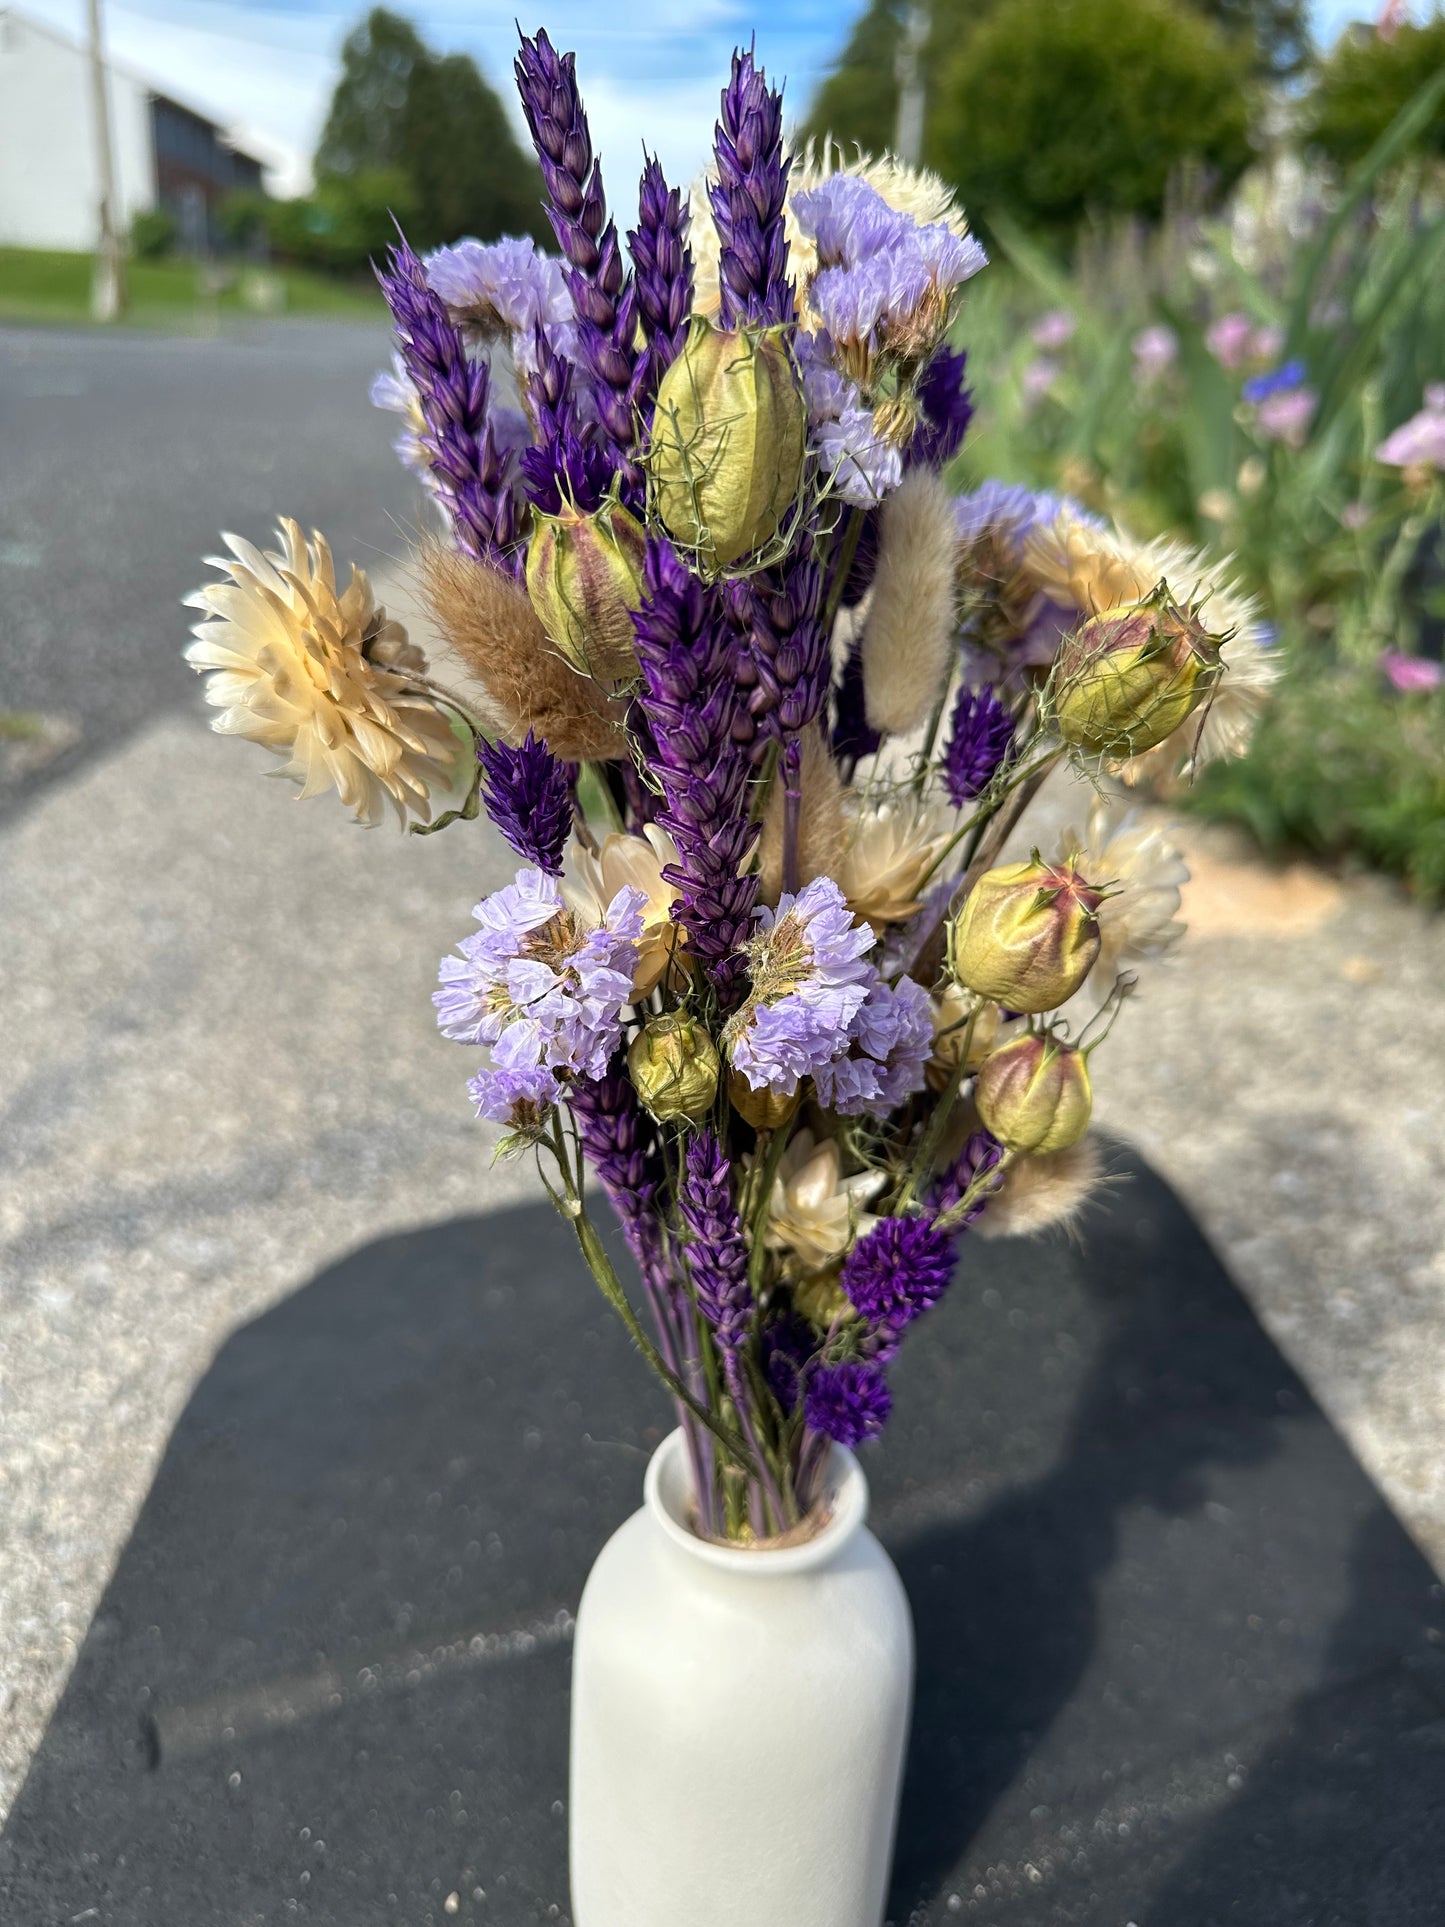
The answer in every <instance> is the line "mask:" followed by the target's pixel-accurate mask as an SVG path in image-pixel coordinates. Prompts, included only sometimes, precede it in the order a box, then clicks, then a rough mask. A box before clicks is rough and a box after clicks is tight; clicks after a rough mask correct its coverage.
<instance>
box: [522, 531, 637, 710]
mask: <svg viewBox="0 0 1445 1927" xmlns="http://www.w3.org/2000/svg"><path fill="white" fill-rule="evenodd" d="M535 523H536V526H535V528H534V530H533V533H532V540H531V542H530V543H529V544H528V547H527V594H528V595H529V596H530V597H531V598H532V607H533V608H534V609H535V610H536V611H537V619H538V621H539V622H540V623H541V625H542V627H543V629H544V630H545V632H546V635H547V638H548V640H549V641H550V642H551V643H552V644H553V645H554V647H555V648H556V649H557V650H558V651H559V653H560V654H561V655H563V656H565V657H566V659H567V661H568V662H570V663H571V665H572V667H573V668H574V669H576V670H580V672H581V673H582V674H583V675H584V676H593V677H595V678H596V680H597V681H598V682H626V681H629V680H630V679H631V678H632V677H633V676H635V675H636V674H637V645H636V641H635V638H634V636H633V631H632V612H633V610H634V609H640V608H641V607H642V559H643V556H644V554H645V553H646V550H647V532H646V530H645V529H644V528H643V526H642V524H641V523H640V522H639V521H638V519H637V517H636V516H635V515H629V514H628V512H627V510H626V509H625V508H623V507H622V506H621V504H620V503H617V502H604V503H603V504H602V506H601V508H599V509H594V510H593V511H592V512H591V514H584V513H583V512H582V510H581V509H577V508H573V507H572V506H571V505H570V504H567V503H564V504H563V507H562V512H561V514H560V515H543V514H541V513H540V511H538V512H536V513H535Z"/></svg>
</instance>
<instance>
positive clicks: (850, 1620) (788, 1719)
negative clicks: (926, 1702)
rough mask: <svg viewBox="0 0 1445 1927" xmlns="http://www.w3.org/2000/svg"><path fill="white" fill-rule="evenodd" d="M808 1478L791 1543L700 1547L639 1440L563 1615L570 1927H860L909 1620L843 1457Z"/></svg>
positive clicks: (899, 1750)
mask: <svg viewBox="0 0 1445 1927" xmlns="http://www.w3.org/2000/svg"><path fill="white" fill-rule="evenodd" d="M828 1486H829V1489H830V1495H831V1517H830V1519H829V1521H828V1523H827V1524H826V1525H825V1526H824V1527H823V1528H822V1529H821V1531H820V1532H819V1533H818V1534H817V1535H816V1536H815V1537H814V1538H813V1539H811V1540H808V1541H807V1542H805V1543H804V1544H802V1545H796V1546H788V1547H785V1548H782V1549H780V1550H775V1551H763V1552H755V1551H747V1550H744V1549H742V1548H735V1547H729V1546H719V1545H715V1544H713V1543H711V1542H709V1541H705V1540H701V1539H698V1538H696V1537H695V1536H694V1535H693V1534H692V1533H691V1531H690V1530H689V1527H688V1524H687V1520H688V1515H689V1510H690V1506H691V1498H692V1494H691V1487H690V1483H689V1475H688V1469H687V1455H686V1452H685V1450H684V1447H683V1437H682V1434H681V1433H680V1432H674V1433H673V1434H672V1436H671V1437H670V1438H669V1439H667V1440H665V1441H664V1443H663V1444H662V1445H661V1446H660V1447H659V1448H658V1450H657V1452H656V1454H655V1455H654V1457H653V1460H652V1462H651V1464H650V1465H649V1467H648V1472H647V1483H646V1503H645V1504H644V1505H643V1507H642V1510H641V1511H640V1512H636V1513H634V1514H633V1516H632V1517H631V1518H630V1519H629V1520H628V1521H627V1523H626V1524H625V1525H623V1526H622V1527H620V1528H619V1530H618V1531H617V1532H616V1533H614V1534H613V1536H612V1538H611V1539H610V1540H609V1541H608V1543H607V1545H606V1546H605V1547H604V1548H603V1550H602V1552H601V1554H600V1556H599V1557H598V1560H597V1563H596V1565H595V1566H594V1567H593V1569H592V1573H591V1576H590V1577H589V1579H588V1581H587V1586H586V1589H585V1591H584V1592H583V1595H582V1603H581V1606H580V1607H579V1608H578V1613H577V1628H576V1637H575V1643H574V1648H573V1659H572V1763H571V1860H572V1912H573V1919H574V1922H575V1927H880V1922H881V1921H882V1918H883V1905H884V1899H885V1895H886V1891H887V1885H888V1870H889V1862H890V1860H891V1858H892V1852H893V1833H894V1826H895V1822H896V1819H897V1810H898V1793H899V1782H900V1779H901V1775H902V1767H903V1748H904V1741H905V1739H906V1737H907V1731H908V1716H909V1708H910V1704H911V1699H912V1688H913V1627H912V1621H911V1619H910V1617H909V1611H908V1602H907V1599H906V1597H905V1596H904V1592H903V1586H902V1583H901V1581H900V1580H899V1577H898V1574H897V1572H896V1571H895V1570H894V1568H893V1564H892V1562H891V1560H890V1559H889V1558H888V1555H887V1554H886V1553H885V1552H884V1550H883V1548H882V1547H881V1546H880V1545H879V1544H878V1542H877V1540H876V1539H875V1538H874V1537H873V1535H872V1533H870V1532H869V1531H868V1529H867V1526H866V1523H865V1520H866V1516H867V1504H868V1493H867V1484H866V1481H865V1479H864V1477H863V1473H862V1471H861V1470H860V1469H859V1466H858V1463H857V1461H856V1459H854V1457H853V1455H852V1454H851V1453H849V1452H845V1451H843V1450H841V1448H836V1447H835V1448H834V1454H833V1458H832V1460H831V1462H830V1465H829V1470H828Z"/></svg>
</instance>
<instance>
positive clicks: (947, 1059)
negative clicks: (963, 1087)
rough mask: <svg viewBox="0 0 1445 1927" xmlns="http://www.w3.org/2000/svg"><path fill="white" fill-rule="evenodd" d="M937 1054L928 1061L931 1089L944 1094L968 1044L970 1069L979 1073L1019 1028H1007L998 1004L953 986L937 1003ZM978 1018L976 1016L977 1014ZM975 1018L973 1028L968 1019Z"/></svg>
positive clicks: (934, 1016)
mask: <svg viewBox="0 0 1445 1927" xmlns="http://www.w3.org/2000/svg"><path fill="white" fill-rule="evenodd" d="M932 1002H933V1055H932V1056H931V1057H930V1058H929V1060H928V1070H927V1073H926V1074H927V1077H928V1088H929V1089H930V1090H931V1091H941V1090H942V1089H943V1087H944V1085H945V1084H946V1083H947V1082H948V1080H949V1078H950V1077H952V1075H953V1073H954V1072H955V1071H956V1070H957V1069H958V1061H959V1059H960V1058H961V1057H962V1056H963V1051H964V1045H965V1044H967V1046H968V1069H969V1070H971V1071H976V1070H978V1069H979V1067H980V1066H981V1065H982V1063H983V1060H984V1058H985V1057H987V1056H988V1054H989V1052H990V1051H991V1050H992V1049H993V1048H994V1046H995V1045H996V1044H1001V1043H1004V1042H1006V1041H1007V1039H1008V1038H1009V1037H1011V1036H1012V1035H1013V1033H1014V1030H1015V1029H1016V1028H1017V1027H1016V1026H1011V1025H1009V1026H1006V1025H1005V1024H1004V1022H1003V1012H1002V1011H1001V1010H1000V1009H999V1007H998V1005H997V1004H991V1003H988V1002H986V1001H984V1000H982V999H980V998H979V997H978V995H977V994H976V993H975V992H974V991H972V990H965V989H964V987H963V985H962V984H956V983H950V984H949V985H948V987H947V988H946V989H945V990H944V991H943V992H942V993H941V994H940V995H939V996H937V997H935V998H934V999H933V1000H932ZM975 1011H976V1012H977V1015H974V1012H975ZM970 1016H973V1029H972V1031H970V1030H969V1027H968V1020H969V1018H970Z"/></svg>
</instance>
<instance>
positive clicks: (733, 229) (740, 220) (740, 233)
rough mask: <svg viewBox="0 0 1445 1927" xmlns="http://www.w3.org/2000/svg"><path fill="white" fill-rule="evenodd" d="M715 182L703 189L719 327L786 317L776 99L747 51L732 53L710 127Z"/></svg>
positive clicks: (784, 180)
mask: <svg viewBox="0 0 1445 1927" xmlns="http://www.w3.org/2000/svg"><path fill="white" fill-rule="evenodd" d="M716 153H717V184H716V186H714V187H713V188H711V189H710V190H709V194H710V198H711V201H712V210H713V219H714V220H715V222H716V223H717V232H718V240H719V242H720V243H721V255H720V259H719V263H718V274H719V279H720V282H721V290H722V304H721V308H720V311H719V319H720V320H721V322H722V325H723V327H724V328H739V327H741V326H742V325H743V324H744V323H745V322H756V323H759V324H761V325H763V326H767V325H769V324H771V323H774V322H780V321H791V320H792V319H793V312H794V306H793V284H792V282H791V281H789V279H788V243H787V239H786V236H785V235H784V232H783V202H784V200H785V198H786V195H787V188H788V163H787V161H786V160H785V159H784V156H783V96H782V93H781V92H780V91H779V92H775V91H774V90H773V89H772V88H770V87H769V86H768V83H767V77H766V75H765V74H764V73H763V72H762V70H761V68H759V67H758V66H756V65H755V63H754V60H753V55H752V51H751V49H749V51H748V52H747V53H742V52H737V53H734V55H733V70H732V78H731V79H730V80H729V82H728V84H727V86H726V87H725V88H724V89H723V97H722V117H721V119H720V120H719V121H718V127H717V145H716Z"/></svg>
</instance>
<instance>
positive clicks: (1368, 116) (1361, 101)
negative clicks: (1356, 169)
mask: <svg viewBox="0 0 1445 1927" xmlns="http://www.w3.org/2000/svg"><path fill="white" fill-rule="evenodd" d="M1442 67H1445V14H1441V13H1437V14H1436V15H1435V17H1434V18H1433V19H1432V20H1428V21H1426V22H1425V23H1424V25H1422V26H1419V27H1413V26H1400V27H1397V28H1396V29H1395V31H1394V32H1393V33H1392V34H1391V35H1389V36H1388V37H1386V36H1385V35H1384V34H1380V33H1377V32H1375V31H1374V30H1373V29H1372V28H1369V27H1365V28H1361V29H1352V30H1347V31H1346V32H1345V33H1343V34H1342V35H1341V36H1340V38H1339V40H1338V42H1337V43H1336V45H1335V47H1334V49H1333V51H1332V52H1331V53H1330V55H1329V57H1328V59H1326V60H1325V61H1324V62H1323V64H1322V65H1321V67H1320V70H1319V74H1318V77H1317V79H1316V81H1315V86H1314V91H1313V94H1312V96H1311V98H1310V102H1309V106H1308V109H1307V111H1306V120H1305V127H1306V134H1307V137H1308V138H1309V139H1310V140H1311V141H1312V142H1313V143H1314V145H1315V146H1317V147H1318V148H1320V150H1321V151H1322V152H1323V153H1326V154H1328V155H1329V156H1330V158H1331V160H1335V161H1338V162H1339V163H1340V165H1341V166H1343V167H1349V166H1351V165H1353V163H1354V162H1356V161H1358V160H1361V159H1363V157H1364V156H1365V154H1367V153H1368V152H1369V150H1370V148H1371V147H1373V146H1374V144H1375V142H1376V141H1377V140H1378V139H1379V137H1380V135H1381V134H1383V133H1384V131H1385V129H1386V128H1387V127H1388V126H1389V125H1390V122H1391V121H1392V120H1393V119H1394V118H1395V116H1396V114H1398V113H1399V111H1400V109H1401V108H1402V107H1404V106H1405V104H1406V103H1407V102H1408V101H1409V100H1411V99H1412V98H1413V97H1414V96H1415V95H1416V94H1417V93H1418V92H1419V91H1420V89H1421V88H1422V87H1423V86H1424V85H1425V83H1426V81H1428V80H1430V79H1431V78H1432V77H1433V76H1434V75H1435V74H1437V73H1438V72H1439V71H1440V69H1441V68H1442ZM1419 147H1420V150H1421V151H1423V152H1425V153H1428V154H1437V155H1438V154H1445V101H1441V102H1438V103H1437V104H1436V108H1435V112H1434V114H1433V115H1432V116H1431V118H1430V122H1429V125H1428V126H1427V127H1426V128H1425V129H1424V131H1423V133H1422V134H1421V136H1420V142H1419Z"/></svg>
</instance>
